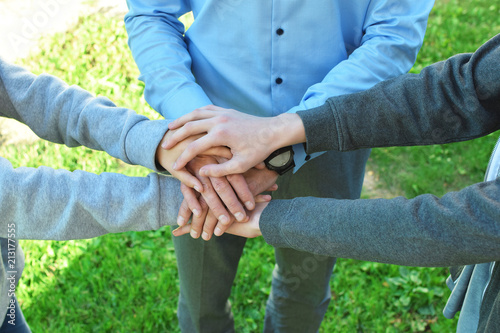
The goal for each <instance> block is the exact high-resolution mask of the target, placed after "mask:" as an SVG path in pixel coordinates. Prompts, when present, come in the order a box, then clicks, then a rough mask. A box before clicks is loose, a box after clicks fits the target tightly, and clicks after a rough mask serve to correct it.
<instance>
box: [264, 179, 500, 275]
mask: <svg viewBox="0 0 500 333" xmlns="http://www.w3.org/2000/svg"><path fill="white" fill-rule="evenodd" d="M499 188H500V180H496V181H494V182H487V183H480V184H476V185H473V186H470V187H468V188H466V189H463V190H461V191H459V192H454V193H449V194H447V195H445V196H443V197H442V198H441V199H439V198H437V197H435V196H432V195H429V194H427V195H422V196H419V197H416V198H414V199H411V200H408V199H405V198H402V197H399V198H395V199H390V200H387V199H371V200H336V199H319V198H296V199H293V200H289V201H286V200H277V201H272V202H271V203H270V204H269V205H268V207H267V208H266V209H265V210H264V212H263V214H262V216H261V219H260V229H261V230H262V234H263V236H264V238H265V239H266V241H267V242H268V243H269V244H271V245H273V246H276V247H286V248H293V249H296V250H300V251H307V252H312V253H317V254H321V255H328V256H334V257H341V258H354V259H359V260H369V261H377V262H384V263H390V264H398V265H410V266H451V265H461V264H473V263H481V262H490V261H498V260H499V259H500V256H499V253H500V242H499V239H500V220H499V218H498V216H500V205H499V204H498V202H500V195H499V193H500V192H499ZM311 217H313V218H311Z"/></svg>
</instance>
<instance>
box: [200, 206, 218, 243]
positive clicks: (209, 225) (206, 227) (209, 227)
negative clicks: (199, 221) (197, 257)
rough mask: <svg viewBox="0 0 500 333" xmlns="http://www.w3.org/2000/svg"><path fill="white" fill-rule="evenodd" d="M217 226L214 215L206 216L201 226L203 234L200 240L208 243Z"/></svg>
mask: <svg viewBox="0 0 500 333" xmlns="http://www.w3.org/2000/svg"><path fill="white" fill-rule="evenodd" d="M216 225H217V218H215V216H214V214H212V213H211V212H209V213H208V214H207V218H206V219H205V223H204V224H203V232H202V234H201V238H203V239H204V240H206V241H208V240H210V238H212V235H213V233H214V228H215V226H216Z"/></svg>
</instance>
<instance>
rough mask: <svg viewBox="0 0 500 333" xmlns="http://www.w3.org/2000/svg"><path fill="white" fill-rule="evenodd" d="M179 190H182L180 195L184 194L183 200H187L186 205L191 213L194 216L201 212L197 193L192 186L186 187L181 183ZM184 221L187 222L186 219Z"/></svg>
mask: <svg viewBox="0 0 500 333" xmlns="http://www.w3.org/2000/svg"><path fill="white" fill-rule="evenodd" d="M181 192H182V195H183V196H184V201H186V202H187V206H188V209H189V211H190V212H193V214H194V215H195V216H197V217H199V216H200V214H201V205H200V202H199V201H198V196H199V195H198V194H197V193H196V192H195V191H194V190H193V189H192V188H190V187H187V186H186V185H184V184H181ZM181 206H182V205H181ZM185 222H187V221H185ZM177 224H179V223H177ZM179 225H180V224H179Z"/></svg>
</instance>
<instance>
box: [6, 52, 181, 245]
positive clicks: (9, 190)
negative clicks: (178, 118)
mask: <svg viewBox="0 0 500 333" xmlns="http://www.w3.org/2000/svg"><path fill="white" fill-rule="evenodd" d="M0 114H1V115H3V116H7V117H11V118H14V119H17V120H19V121H21V122H23V123H25V124H27V125H28V126H29V127H31V128H32V129H33V131H34V132H35V133H36V134H37V135H39V136H40V137H41V138H43V139H46V140H50V141H53V142H56V143H63V144H66V145H68V146H71V147H74V146H79V145H85V146H87V147H90V148H93V149H99V150H104V151H106V152H108V153H109V154H111V155H113V156H115V157H117V158H120V159H122V160H123V161H125V162H127V163H133V164H142V165H144V166H146V167H149V168H151V169H155V168H156V166H155V153H156V147H157V146H158V143H159V142H160V140H161V138H162V137H163V135H164V133H165V132H166V131H167V126H168V122H167V121H165V120H160V121H151V120H148V119H147V118H146V117H143V116H140V115H137V114H136V113H135V112H133V111H132V110H128V109H124V108H117V107H116V106H115V105H114V104H113V103H111V102H110V101H109V100H108V99H105V98H95V97H93V96H92V95H90V94H89V93H88V92H86V91H84V90H82V89H80V88H78V87H75V86H72V87H69V86H67V85H66V84H65V83H63V82H62V81H60V80H58V79H56V78H55V77H52V76H49V75H44V74H43V75H40V76H35V75H33V74H31V73H29V72H28V71H26V70H24V69H22V68H20V67H18V66H14V65H9V64H7V63H5V62H3V61H1V60H0ZM0 171H1V172H0V188H1V189H2V190H1V191H0V212H1V214H2V225H3V226H4V227H1V228H0V237H6V236H7V230H8V228H7V225H8V224H15V236H16V238H21V239H57V240H62V239H77V238H89V237H95V236H99V235H102V234H105V233H108V232H123V231H129V230H137V231H139V230H151V229H158V228H160V227H161V226H163V225H165V224H174V223H175V217H176V215H177V209H178V207H179V206H180V201H181V198H182V196H181V194H180V191H179V182H178V181H177V180H175V179H173V178H171V177H165V176H161V175H157V174H150V175H149V176H148V177H144V178H140V177H136V178H134V177H127V176H124V175H119V174H112V173H102V174H100V175H95V174H92V173H88V172H84V171H74V172H68V171H66V170H53V169H51V168H47V167H40V168H37V169H33V168H24V167H21V168H17V169H14V168H12V165H11V164H10V162H9V161H7V160H5V159H3V158H0Z"/></svg>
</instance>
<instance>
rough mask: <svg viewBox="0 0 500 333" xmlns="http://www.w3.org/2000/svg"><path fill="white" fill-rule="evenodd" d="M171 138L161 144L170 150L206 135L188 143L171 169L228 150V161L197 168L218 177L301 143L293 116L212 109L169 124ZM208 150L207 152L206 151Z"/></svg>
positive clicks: (299, 126)
mask: <svg viewBox="0 0 500 333" xmlns="http://www.w3.org/2000/svg"><path fill="white" fill-rule="evenodd" d="M169 128H170V129H172V130H175V131H176V132H175V134H173V135H171V136H170V137H169V138H167V139H166V140H164V141H162V145H161V146H162V148H164V149H171V148H172V147H174V146H175V145H177V144H178V142H180V141H183V140H186V139H187V138H190V137H192V136H194V135H199V134H201V133H206V135H204V136H203V137H200V138H199V139H197V140H195V141H193V142H191V143H190V144H189V145H187V147H186V149H185V150H184V151H183V152H182V154H181V155H180V156H179V158H178V159H177V161H176V163H175V166H174V169H178V168H184V166H185V165H186V164H187V163H188V162H189V161H191V160H192V159H193V158H194V157H195V156H197V155H198V154H200V153H201V152H203V151H205V150H206V149H210V148H213V147H218V146H226V147H229V148H230V149H231V153H232V158H231V159H230V160H228V161H227V162H224V163H221V164H209V165H206V166H204V167H203V168H201V170H200V173H201V174H202V175H204V176H212V177H221V176H225V175H230V174H237V173H243V172H246V171H247V170H249V169H250V168H252V167H253V166H255V165H257V164H258V163H261V162H262V161H264V160H265V159H266V158H267V157H268V156H269V155H270V154H271V153H272V152H273V151H275V150H277V149H278V148H281V147H285V146H289V145H293V144H296V143H299V142H305V140H306V137H305V132H304V126H303V125H302V121H301V120H300V117H299V116H298V115H297V114H289V113H284V114H281V115H279V116H276V117H257V116H252V115H248V114H245V113H242V112H238V111H236V110H229V109H224V108H220V107H216V106H213V105H210V106H206V107H203V108H200V109H197V110H195V111H193V112H190V113H189V114H187V115H184V116H182V117H180V118H178V119H176V120H174V121H173V122H171V123H170V124H169ZM207 147H208V148H207Z"/></svg>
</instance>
